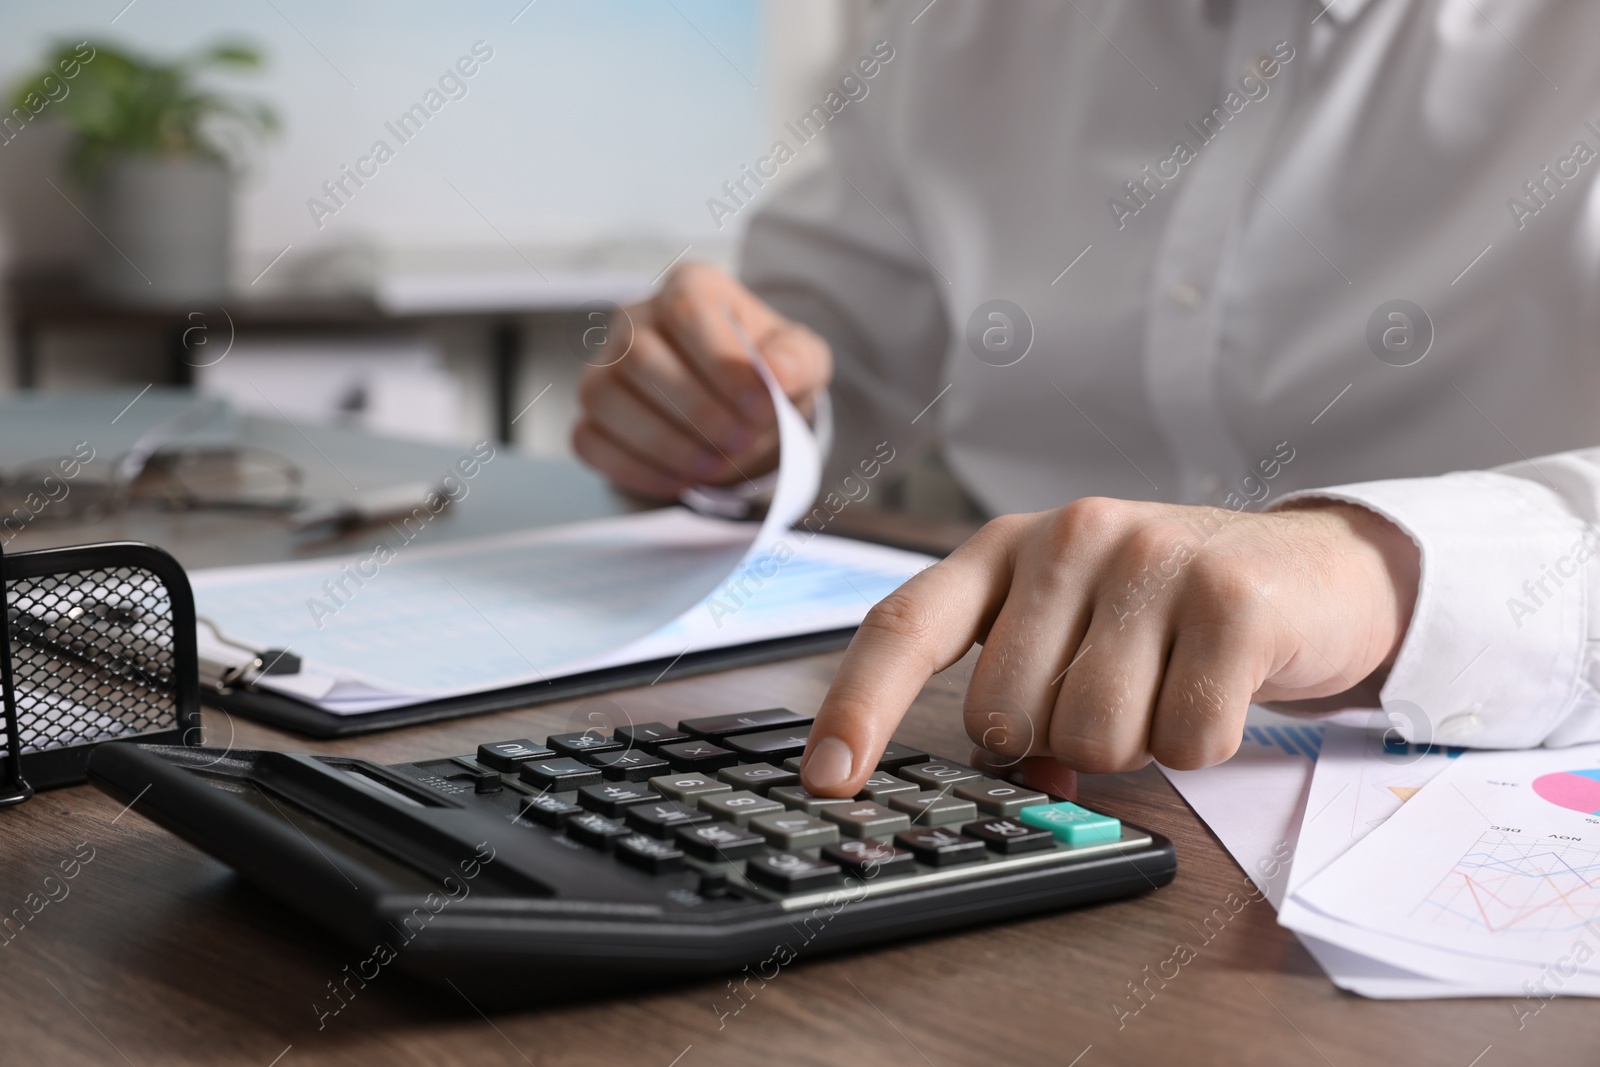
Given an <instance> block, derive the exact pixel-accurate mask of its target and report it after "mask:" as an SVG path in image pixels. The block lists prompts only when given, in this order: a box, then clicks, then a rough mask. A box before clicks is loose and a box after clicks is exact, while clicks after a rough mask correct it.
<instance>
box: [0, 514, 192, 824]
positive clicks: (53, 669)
mask: <svg viewBox="0 0 1600 1067" xmlns="http://www.w3.org/2000/svg"><path fill="white" fill-rule="evenodd" d="M0 582H3V584H4V589H5V616H4V619H3V620H0V636H4V638H5V643H4V647H5V648H6V649H7V650H9V653H10V654H9V655H6V656H0V688H3V694H0V695H3V699H4V733H3V735H0V745H3V746H4V747H3V750H0V804H15V803H19V802H20V801H23V800H26V799H27V798H28V797H29V796H31V795H32V794H33V791H34V789H47V788H50V787H52V786H60V785H68V784H71V783H75V782H81V781H83V780H84V767H85V765H86V764H87V763H88V760H89V753H90V752H91V751H92V750H93V749H94V747H95V746H96V745H98V744H100V743H101V742H104V741H110V740H113V739H124V738H134V739H138V740H140V741H147V742H151V743H155V744H169V745H194V744H198V743H199V741H200V683H199V671H198V665H197V659H196V653H195V623H194V596H193V594H192V593H191V592H190V589H189V579H188V577H187V576H186V575H185V574H184V572H183V568H182V567H181V566H179V564H178V561H177V560H175V559H173V558H172V556H171V555H169V554H168V553H166V552H164V551H162V550H161V549H159V548H155V547H153V546H151V545H145V544H139V543H137V542H131V541H124V542H110V543H106V544H97V545H79V546H74V547H71V548H48V549H42V550H39V551H34V552H16V553H13V554H11V555H4V554H0Z"/></svg>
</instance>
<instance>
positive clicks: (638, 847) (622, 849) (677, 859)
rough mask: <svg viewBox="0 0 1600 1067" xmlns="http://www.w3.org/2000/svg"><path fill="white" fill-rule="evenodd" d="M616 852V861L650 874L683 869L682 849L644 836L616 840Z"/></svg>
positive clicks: (633, 835)
mask: <svg viewBox="0 0 1600 1067" xmlns="http://www.w3.org/2000/svg"><path fill="white" fill-rule="evenodd" d="M616 850H617V859H619V860H621V861H622V862H623V863H626V864H628V865H629V866H632V867H638V868H640V869H642V870H646V871H649V872H650V873H651V874H666V873H667V872H668V871H676V870H681V869H682V868H683V850H682V849H680V848H676V847H674V846H672V845H669V844H667V842H665V841H657V840H656V839H655V838H653V837H646V836H645V835H644V834H632V835H631V836H628V837H623V838H618V839H617V843H616Z"/></svg>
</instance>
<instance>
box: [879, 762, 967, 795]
mask: <svg viewBox="0 0 1600 1067" xmlns="http://www.w3.org/2000/svg"><path fill="white" fill-rule="evenodd" d="M899 774H900V777H902V778H904V779H905V780H906V781H908V782H916V783H917V784H918V785H920V786H921V787H922V788H924V789H943V788H944V787H945V786H947V785H953V784H954V783H956V782H965V781H967V780H968V779H969V778H982V777H983V772H982V771H976V770H973V769H972V768H971V767H966V766H963V765H961V764H959V763H951V762H950V761H949V760H929V761H928V762H927V763H917V764H913V765H911V766H909V767H901V768H900V771H899Z"/></svg>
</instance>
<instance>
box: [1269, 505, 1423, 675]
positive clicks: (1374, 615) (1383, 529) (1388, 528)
mask: <svg viewBox="0 0 1600 1067" xmlns="http://www.w3.org/2000/svg"><path fill="white" fill-rule="evenodd" d="M1294 511H1316V512H1320V513H1322V514H1323V515H1325V516H1326V517H1327V518H1328V519H1329V520H1331V521H1333V522H1336V523H1337V524H1338V530H1339V532H1340V537H1339V541H1340V542H1342V545H1343V548H1342V551H1343V553H1344V554H1345V555H1346V557H1347V558H1348V559H1349V560H1350V562H1353V563H1355V564H1357V565H1358V566H1359V567H1361V569H1362V570H1363V571H1364V572H1365V573H1366V575H1367V577H1368V581H1369V582H1370V588H1371V593H1370V597H1371V600H1370V604H1371V610H1370V612H1369V614H1368V617H1369V618H1370V619H1371V621H1372V625H1373V626H1374V627H1375V628H1377V629H1376V632H1375V634H1374V637H1376V638H1377V639H1378V644H1379V646H1380V648H1381V649H1382V653H1383V654H1382V657H1381V659H1380V661H1379V662H1378V664H1377V666H1376V667H1375V668H1374V669H1375V670H1376V671H1379V672H1382V673H1387V672H1388V670H1389V668H1390V667H1392V666H1393V665H1394V661H1395V657H1396V656H1397V655H1399V653H1400V646H1401V644H1403V643H1404V641H1405V638H1406V632H1407V631H1408V630H1409V628H1410V626H1411V616H1412V613H1413V611H1414V610H1415V609H1416V604H1417V590H1418V588H1419V586H1420V584H1421V580H1422V550H1421V549H1420V548H1418V547H1417V544H1416V542H1415V541H1413V540H1412V539H1411V537H1410V535H1409V534H1407V533H1406V532H1405V531H1404V530H1402V529H1400V527H1398V526H1396V525H1395V524H1394V523H1392V522H1390V521H1389V520H1388V519H1386V518H1384V517H1383V516H1382V515H1380V514H1378V513H1377V512H1376V511H1373V510H1371V509H1370V508H1365V507H1362V506H1361V505H1359V504H1351V503H1347V502H1345V501H1339V500H1317V499H1315V498H1312V499H1308V500H1296V501H1292V502H1290V503H1289V504H1288V505H1286V506H1285V507H1284V508H1283V509H1281V510H1280V511H1279V512H1278V513H1279V514H1288V513H1292V512H1294Z"/></svg>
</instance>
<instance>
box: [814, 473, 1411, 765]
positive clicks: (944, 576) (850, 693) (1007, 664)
mask: <svg viewBox="0 0 1600 1067" xmlns="http://www.w3.org/2000/svg"><path fill="white" fill-rule="evenodd" d="M1419 569H1420V558H1419V553H1418V550H1417V548H1416V547H1415V545H1413V543H1412V542H1411V540H1410V539H1409V538H1408V537H1407V536H1406V535H1405V534H1404V533H1403V532H1402V531H1400V530H1399V529H1398V528H1396V527H1395V526H1393V525H1391V524H1390V523H1389V522H1388V521H1387V520H1385V519H1383V518H1381V517H1380V516H1378V515H1376V514H1375V513H1373V512H1370V511H1367V510H1366V509H1364V508H1360V507H1355V506H1352V505H1348V504H1336V503H1329V502H1320V501H1319V502H1315V503H1308V504H1305V505H1302V506H1299V507H1291V508H1289V509H1285V510H1282V511H1277V512H1272V513H1268V514H1255V513H1242V514H1241V513H1236V512H1233V511H1229V510H1226V509H1221V508H1203V507H1179V506H1176V505H1170V504H1146V503H1129V502H1125V501H1118V500H1105V499H1099V498H1087V499H1083V500H1079V501H1077V502H1075V503H1072V504H1069V505H1067V506H1066V507H1064V508H1058V509H1057V510H1055V511H1046V512H1040V513H1037V514H1033V515H1008V516H1006V517H1004V518H1000V519H996V520H995V521H993V522H991V523H989V524H988V525H987V526H985V527H984V528H983V529H982V530H981V531H980V532H979V533H978V534H977V535H976V536H974V537H973V538H972V539H971V540H970V541H968V542H967V543H966V544H964V545H962V546H961V547H960V548H959V549H957V550H956V551H955V552H954V553H952V554H951V555H950V557H949V558H948V559H946V560H944V561H943V562H940V563H938V564H936V565H934V566H932V567H929V568H928V569H927V570H925V571H923V572H922V573H921V574H918V575H917V576H916V577H914V578H912V579H911V580H910V581H908V582H907V583H906V584H905V585H903V586H901V587H900V589H898V590H897V591H896V592H894V593H892V594H890V595H889V596H888V597H886V598H885V599H884V600H883V601H882V602H881V603H879V604H878V605H877V606H876V607H875V608H873V609H872V611H871V612H870V613H869V614H868V615H867V617H866V620H865V621H864V622H863V623H862V624H861V629H860V631H859V632H858V633H857V634H856V636H855V639H854V640H853V641H851V643H850V648H849V651H847V652H846V653H845V657H844V662H843V663H842V665H841V666H840V668H839V673H838V676H837V677H836V678H835V680H834V683H833V686H832V688H831V689H829V690H828V695H827V697H826V698H825V699H824V700H823V702H822V709H821V711H819V712H818V713H817V720H816V724H815V725H814V726H813V727H812V729H811V742H810V745H809V746H808V748H807V750H806V756H805V764H804V768H803V771H802V780H803V781H804V783H805V787H806V788H807V789H809V790H810V791H812V792H813V793H817V794H820V795H826V796H850V795H853V794H855V793H856V791H857V790H859V789H860V788H861V785H862V782H863V781H864V780H865V779H866V777H867V776H868V775H869V774H871V773H872V771H873V769H874V767H875V766H876V763H877V758H878V755H879V753H880V752H881V751H882V750H883V746H884V744H885V743H886V742H887V741H888V740H889V737H890V735H891V734H892V733H893V732H894V729H895V726H896V725H897V724H898V723H899V721H900V719H901V717H902V716H903V715H904V714H905V711H906V708H907V707H908V706H909V705H910V704H911V701H912V700H913V698H915V697H916V695H917V694H918V692H920V691H921V689H922V686H923V684H924V683H925V682H927V680H928V679H929V678H930V677H931V676H932V675H933V674H934V673H935V672H937V671H941V670H943V669H944V668H946V667H948V666H950V665H951V664H952V663H954V662H956V661H957V660H958V659H960V658H961V657H962V655H964V654H965V653H966V652H967V650H968V649H969V648H971V647H972V646H973V645H974V644H982V645H983V652H982V653H981V654H980V655H979V657H978V661H977V665H976V667H975V668H974V670H973V672H972V680H971V682H970V684H969V685H968V688H967V697H966V707H965V712H964V715H965V720H966V727H967V733H968V735H969V736H970V737H971V738H972V740H973V742H974V743H976V744H977V745H979V746H981V747H982V748H983V749H986V750H988V751H991V752H994V753H997V754H999V755H1000V756H1002V757H1005V758H1007V759H1010V760H1013V761H1015V760H1020V759H1022V758H1024V757H1038V756H1051V757H1054V758H1055V760H1056V761H1059V763H1060V764H1062V765H1065V766H1066V767H1069V768H1074V769H1077V770H1082V771H1092V772H1109V771H1126V770H1133V769H1135V768H1137V767H1141V766H1143V765H1144V764H1146V763H1148V762H1149V761H1150V760H1151V759H1156V760H1159V761H1160V762H1161V763H1163V764H1165V765H1166V766H1169V767H1174V768H1195V767H1205V766H1209V765H1210V764H1213V763H1218V762H1221V761H1222V760H1224V759H1227V758H1228V757H1229V756H1231V755H1232V754H1233V752H1234V750H1235V749H1237V748H1238V746H1239V740H1240V737H1241V735H1242V733H1243V729H1244V716H1245V709H1246V708H1247V706H1248V705H1249V704H1250V702H1251V701H1252V700H1295V699H1302V698H1311V697H1319V696H1329V695H1332V694H1336V693H1341V692H1344V691H1345V690H1347V689H1350V688H1352V687H1353V686H1355V685H1356V684H1357V683H1359V682H1360V681H1362V680H1363V679H1364V678H1366V677H1367V676H1368V675H1369V674H1371V673H1372V672H1373V671H1374V670H1376V669H1378V668H1379V667H1384V666H1386V665H1387V664H1389V663H1390V662H1391V661H1392V659H1393V657H1394V655H1395V653H1396V652H1397V651H1398V649H1399V646H1400V642H1401V640H1402V639H1403V638H1404V636H1405V632H1406V627H1407V626H1408V625H1409V623H1410V620H1411V610H1412V606H1413V604H1414V603H1415V600H1416V590H1417V580H1418V572H1419ZM1034 762H1036V761H1033V760H1030V763H1034ZM1030 777H1035V776H1034V775H1030ZM1036 784H1039V783H1036Z"/></svg>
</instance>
